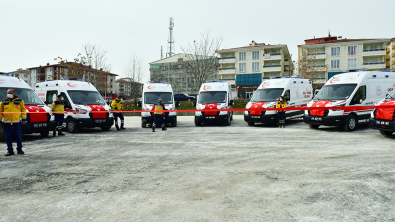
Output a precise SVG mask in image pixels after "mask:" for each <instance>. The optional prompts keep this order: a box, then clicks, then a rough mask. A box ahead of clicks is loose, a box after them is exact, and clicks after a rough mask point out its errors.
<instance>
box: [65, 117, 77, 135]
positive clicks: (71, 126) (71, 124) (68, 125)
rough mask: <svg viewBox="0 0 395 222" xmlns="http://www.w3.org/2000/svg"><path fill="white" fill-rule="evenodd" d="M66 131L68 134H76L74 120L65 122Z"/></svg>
mask: <svg viewBox="0 0 395 222" xmlns="http://www.w3.org/2000/svg"><path fill="white" fill-rule="evenodd" d="M66 129H67V131H68V132H69V133H76V132H78V128H77V122H76V121H75V120H74V119H69V120H67V122H66Z"/></svg>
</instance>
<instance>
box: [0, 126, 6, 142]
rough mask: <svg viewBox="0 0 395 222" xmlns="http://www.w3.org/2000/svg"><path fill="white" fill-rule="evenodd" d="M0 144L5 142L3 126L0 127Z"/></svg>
mask: <svg viewBox="0 0 395 222" xmlns="http://www.w3.org/2000/svg"><path fill="white" fill-rule="evenodd" d="M0 142H5V132H4V128H3V125H0Z"/></svg>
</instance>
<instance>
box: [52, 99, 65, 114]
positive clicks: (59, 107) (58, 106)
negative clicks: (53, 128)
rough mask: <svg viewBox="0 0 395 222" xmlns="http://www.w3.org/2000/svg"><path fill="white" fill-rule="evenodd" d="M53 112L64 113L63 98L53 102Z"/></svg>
mask: <svg viewBox="0 0 395 222" xmlns="http://www.w3.org/2000/svg"><path fill="white" fill-rule="evenodd" d="M51 108H52V112H56V113H55V114H64V103H63V101H61V100H56V101H55V102H53V103H52V107H51Z"/></svg>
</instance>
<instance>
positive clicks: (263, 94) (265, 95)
mask: <svg viewBox="0 0 395 222" xmlns="http://www.w3.org/2000/svg"><path fill="white" fill-rule="evenodd" d="M283 92H284V88H267V89H258V90H257V91H256V92H255V93H254V95H253V96H252V99H251V100H250V102H274V101H277V100H278V98H280V96H281V94H282V93H283Z"/></svg>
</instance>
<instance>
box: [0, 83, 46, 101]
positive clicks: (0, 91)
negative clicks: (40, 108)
mask: <svg viewBox="0 0 395 222" xmlns="http://www.w3.org/2000/svg"><path fill="white" fill-rule="evenodd" d="M8 89H9V88H4V87H2V88H0V98H1V100H3V99H6V96H7V90H8ZM14 89H15V93H16V96H17V97H18V98H19V99H22V100H23V102H24V103H25V105H45V104H44V103H43V101H41V99H40V98H38V96H37V94H36V93H35V92H34V91H33V90H32V89H24V88H14Z"/></svg>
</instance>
